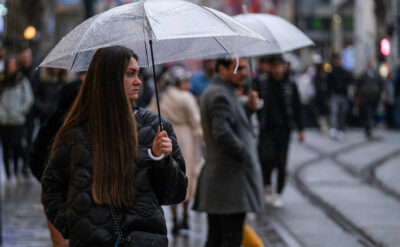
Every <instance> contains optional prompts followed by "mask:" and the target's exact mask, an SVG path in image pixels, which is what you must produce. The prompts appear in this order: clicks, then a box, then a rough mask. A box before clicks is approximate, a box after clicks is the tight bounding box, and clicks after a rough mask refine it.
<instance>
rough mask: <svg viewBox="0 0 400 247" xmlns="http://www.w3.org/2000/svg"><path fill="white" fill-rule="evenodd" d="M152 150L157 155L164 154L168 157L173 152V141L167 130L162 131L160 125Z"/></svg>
mask: <svg viewBox="0 0 400 247" xmlns="http://www.w3.org/2000/svg"><path fill="white" fill-rule="evenodd" d="M151 151H152V152H153V154H154V155H155V156H157V157H159V156H161V155H162V154H164V155H165V157H168V155H170V154H171V153H172V141H171V139H169V137H168V134H167V132H166V131H165V130H164V131H161V132H160V127H158V131H157V135H156V137H155V138H154V140H153V145H152V147H151Z"/></svg>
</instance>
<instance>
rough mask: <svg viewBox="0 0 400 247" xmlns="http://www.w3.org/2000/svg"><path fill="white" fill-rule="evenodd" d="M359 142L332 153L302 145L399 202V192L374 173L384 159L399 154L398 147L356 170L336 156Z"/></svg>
mask: <svg viewBox="0 0 400 247" xmlns="http://www.w3.org/2000/svg"><path fill="white" fill-rule="evenodd" d="M376 140H379V139H376ZM370 143H371V142H368V141H366V142H363V144H370ZM360 144H361V143H358V145H357V144H356V145H354V147H350V149H349V148H346V149H345V150H340V151H338V152H335V153H333V154H328V153H324V152H322V151H320V150H318V149H317V148H316V147H314V146H312V145H309V144H304V146H305V147H306V148H308V149H309V150H311V151H313V152H316V153H318V154H319V155H320V156H323V157H324V158H325V159H326V158H328V159H331V160H332V161H333V162H334V163H336V164H337V165H339V166H340V167H341V168H342V169H343V170H344V171H345V172H347V173H348V174H349V175H350V176H352V177H354V178H358V179H361V181H363V182H364V183H366V184H368V185H370V186H372V187H374V188H376V189H378V190H380V191H381V192H382V193H384V194H386V195H387V196H390V197H393V198H394V199H396V200H397V201H399V202H400V193H399V192H398V191H395V190H394V189H392V188H390V187H389V186H387V185H386V184H385V183H383V182H382V181H380V180H379V179H378V178H377V177H376V175H375V173H376V169H377V168H378V167H380V166H381V165H383V164H384V163H385V162H386V161H388V160H390V159H392V158H394V157H396V156H399V155H400V149H396V150H394V151H392V152H390V153H388V154H387V155H385V156H383V157H382V158H379V159H377V160H374V161H372V162H371V163H369V164H367V165H366V166H365V167H364V168H363V169H361V171H358V170H357V169H355V168H354V165H353V164H351V163H349V162H345V161H342V160H339V158H338V156H339V155H340V154H343V153H349V152H350V151H352V150H354V148H358V147H359V146H360Z"/></svg>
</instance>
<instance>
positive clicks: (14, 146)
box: [0, 125, 27, 178]
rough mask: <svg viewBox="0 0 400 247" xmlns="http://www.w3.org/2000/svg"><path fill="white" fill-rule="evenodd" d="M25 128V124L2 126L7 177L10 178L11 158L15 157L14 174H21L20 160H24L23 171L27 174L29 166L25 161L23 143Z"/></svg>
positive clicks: (1, 133) (2, 143)
mask: <svg viewBox="0 0 400 247" xmlns="http://www.w3.org/2000/svg"><path fill="white" fill-rule="evenodd" d="M24 130H25V128H24V126H23V125H13V126H1V127H0V135H1V145H2V147H3V162H4V169H5V171H6V175H7V178H10V176H11V174H10V158H11V157H13V161H14V175H15V176H17V175H19V167H18V161H19V160H20V159H21V160H22V161H23V168H22V169H23V173H24V175H26V173H27V166H26V164H25V163H26V162H25V152H24V147H23V145H22V139H23V138H24V133H25V131H24Z"/></svg>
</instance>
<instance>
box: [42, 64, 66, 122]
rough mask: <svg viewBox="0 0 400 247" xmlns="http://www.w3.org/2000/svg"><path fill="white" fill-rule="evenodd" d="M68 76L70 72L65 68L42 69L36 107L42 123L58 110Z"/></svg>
mask: <svg viewBox="0 0 400 247" xmlns="http://www.w3.org/2000/svg"><path fill="white" fill-rule="evenodd" d="M68 77H69V75H68V72H67V71H66V70H63V69H58V68H41V69H40V79H39V84H38V85H37V93H36V98H35V99H36V100H35V107H36V110H37V114H38V116H39V119H40V124H41V125H42V124H44V123H45V122H46V120H47V118H48V117H49V116H50V115H52V114H53V113H54V111H55V110H56V108H57V100H58V99H59V97H60V95H59V94H60V91H61V89H62V87H63V86H64V85H65V84H66V83H67V82H68V79H69V78H68Z"/></svg>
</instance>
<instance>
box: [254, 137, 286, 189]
mask: <svg viewBox="0 0 400 247" xmlns="http://www.w3.org/2000/svg"><path fill="white" fill-rule="evenodd" d="M289 140H290V130H287V129H275V130H273V131H266V132H263V131H262V132H261V133H260V139H259V144H258V152H259V155H260V162H261V166H262V171H263V179H264V185H271V176H272V172H273V170H274V169H277V192H278V193H279V194H281V193H282V191H283V189H284V186H285V180H286V160H287V154H288V149H289Z"/></svg>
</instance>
